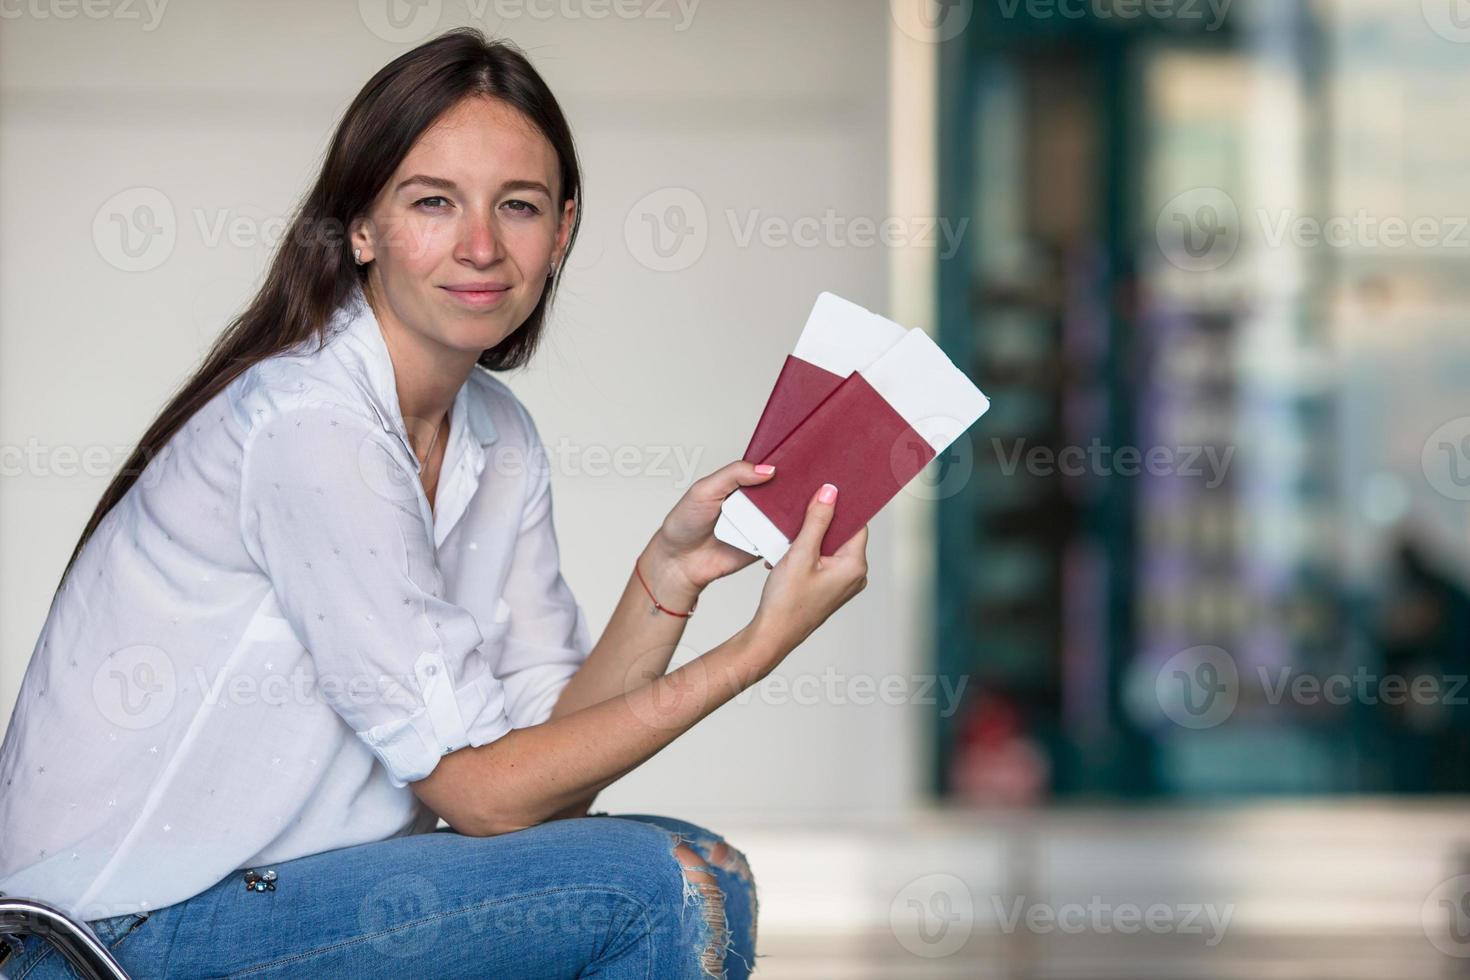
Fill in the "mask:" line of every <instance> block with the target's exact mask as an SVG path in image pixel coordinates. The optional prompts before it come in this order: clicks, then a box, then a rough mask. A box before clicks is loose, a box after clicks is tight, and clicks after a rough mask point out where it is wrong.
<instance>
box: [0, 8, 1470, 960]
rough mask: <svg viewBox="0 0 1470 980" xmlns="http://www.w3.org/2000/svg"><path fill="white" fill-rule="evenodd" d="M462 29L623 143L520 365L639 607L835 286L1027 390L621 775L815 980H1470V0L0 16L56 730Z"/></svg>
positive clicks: (27, 432) (8, 533)
mask: <svg viewBox="0 0 1470 980" xmlns="http://www.w3.org/2000/svg"><path fill="white" fill-rule="evenodd" d="M460 24H473V25H476V26H480V27H482V28H483V29H485V30H486V31H487V32H489V33H492V34H495V35H499V36H505V37H509V38H511V39H512V40H514V41H516V42H517V43H518V44H520V45H521V46H522V47H523V48H524V49H525V50H526V51H527V53H528V54H529V55H530V57H531V58H532V60H533V61H534V62H535V63H536V65H537V66H538V68H539V69H540V70H541V71H542V72H543V74H544V75H545V76H546V77H547V79H548V81H549V82H550V84H551V86H552V88H553V90H554V91H555V92H556V93H557V95H558V97H559V98H560V99H561V100H562V103H563V106H564V108H565V109H566V111H567V113H568V116H569V117H570V120H571V123H572V126H573V129H574V132H575V133H576V136H577V139H578V143H579V149H580V151H581V153H582V154H583V164H584V167H585V169H586V178H587V180H586V188H587V193H586V199H585V201H584V213H585V223H584V226H583V230H582V237H581V239H580V240H579V242H578V244H577V246H576V248H575V250H574V251H573V253H572V255H571V257H570V259H569V262H568V266H567V271H566V273H565V275H564V280H563V287H562V290H563V291H562V293H561V294H560V297H559V300H558V304H559V305H558V306H557V308H556V310H555V315H554V317H553V321H552V329H551V330H550V333H549V337H548V342H547V344H546V346H545V347H544V348H543V351H542V353H541V355H540V356H539V359H538V361H537V363H536V364H534V365H532V366H531V367H529V368H527V369H525V370H523V371H519V372H514V373H512V374H510V375H507V376H505V380H506V381H507V383H508V384H510V385H511V387H512V388H513V389H515V390H516V392H517V393H518V395H519V396H520V397H521V398H522V400H523V401H524V402H525V403H526V404H527V406H528V407H529V408H530V409H531V411H532V413H533V414H534V416H535V418H536V420H537V424H538V427H539V429H540V431H541V433H542V436H543V439H544V440H545V442H546V444H547V446H548V449H549V450H550V451H551V456H552V464H553V487H554V498H555V508H556V511H555V512H556V520H557V528H558V534H559V538H560V543H561V551H562V562H563V570H564V572H565V574H566V576H567V579H568V581H569V583H570V584H571V586H572V587H573V589H574V590H575V591H576V593H577V596H578V598H579V599H580V600H581V602H582V603H583V604H584V606H585V607H586V609H587V611H588V613H589V615H590V618H591V620H592V621H593V624H594V632H597V631H600V627H601V624H602V623H605V622H606V618H607V616H608V615H609V614H610V612H611V610H612V607H613V605H614V604H615V602H616V600H617V597H618V594H619V593H620V591H621V588H622V586H623V584H624V583H625V581H626V579H627V574H628V565H630V564H631V562H632V560H633V556H634V555H636V554H637V552H638V550H639V549H640V548H641V547H642V545H643V544H644V543H645V542H646V541H647V539H648V537H649V536H650V535H651V534H652V533H653V532H654V530H655V529H656V528H657V526H658V523H659V521H660V520H661V519H662V517H663V515H664V514H665V513H667V511H668V509H669V508H670V507H672V506H673V504H674V502H675V501H676V500H677V499H678V497H679V496H680V495H681V494H682V493H683V492H684V490H685V489H687V487H688V485H689V483H690V482H692V480H693V479H695V478H697V477H699V476H702V475H704V474H705V473H708V472H710V471H711V470H714V469H716V468H718V467H719V466H722V465H724V464H725V463H727V462H730V461H731V460H734V459H736V458H738V457H739V456H740V455H741V453H742V452H743V451H744V448H745V445H746V442H747V440H748V439H749V436H750V434H751V431H752V429H753V427H754V425H755V422H756V419H757V418H758V417H759V415H760V411H761V408H762V406H763V405H764V403H765V398H766V395H767V394H768V393H769V391H770V388H771V385H772V384H773V383H774V381H775V378H776V373H777V371H778V370H779V369H780V367H781V364H782V360H783V358H784V357H785V356H786V354H788V353H789V352H790V350H791V347H792V345H793V344H794V343H795V340H796V337H797V335H798V333H799V332H800V329H801V327H802V324H803V323H804V321H805V318H806V315H807V313H808V311H809V310H810V308H811V305H812V303H813V301H814V300H815V298H816V295H817V293H818V292H820V291H822V290H830V291H833V292H836V293H838V294H839V295H842V296H845V297H847V298H849V299H851V300H853V301H855V302H858V303H860V304H862V305H864V306H867V307H868V308H870V309H872V310H874V311H876V312H880V313H883V314H884V315H886V316H889V317H890V318H892V319H895V320H897V321H899V322H900V323H903V324H904V325H906V326H911V327H919V328H922V329H924V330H926V331H928V332H929V333H930V334H931V335H932V336H933V337H934V338H935V339H936V340H937V341H938V342H939V343H940V344H941V346H943V348H944V349H945V350H946V351H947V353H948V354H949V355H950V357H951V358H952V359H953V360H954V361H955V362H956V363H957V364H958V365H960V366H961V367H962V368H964V369H965V370H966V371H967V372H968V373H969V374H970V376H971V377H972V378H973V380H974V381H975V382H976V383H977V384H978V385H979V386H980V387H981V388H982V389H983V390H984V391H985V392H986V393H987V394H988V395H989V396H990V398H991V401H992V406H993V407H992V409H991V411H990V412H989V413H988V414H987V415H986V416H984V417H983V418H981V420H980V421H979V422H977V423H976V424H975V425H974V426H973V427H972V428H971V429H970V430H969V432H968V433H967V434H966V436H964V437H962V438H961V439H960V440H959V441H958V442H957V443H955V444H954V445H953V446H952V447H951V448H950V450H949V451H948V452H947V453H945V454H943V455H942V456H941V457H940V458H938V459H936V460H935V461H934V462H933V463H932V464H931V465H930V467H929V468H927V469H926V470H925V472H924V473H923V474H921V475H920V476H919V477H918V478H916V479H915V480H914V481H913V482H912V483H911V484H910V485H909V486H907V487H906V488H905V489H904V491H903V492H902V493H900V495H899V496H898V497H897V498H896V499H895V500H894V501H893V502H892V503H891V504H890V505H889V506H888V507H887V508H886V509H885V510H884V512H883V513H882V514H881V515H880V516H879V517H878V518H877V519H875V520H874V522H873V524H872V537H871V540H870V544H869V549H868V555H869V561H870V566H871V572H870V577H869V580H870V588H868V589H867V590H866V591H865V592H864V593H863V594H862V595H860V596H858V597H857V598H856V599H854V600H853V601H852V602H850V603H849V604H848V605H847V606H846V607H844V608H843V610H842V611H841V612H840V613H839V614H838V615H837V616H835V617H834V618H833V619H832V620H830V621H829V622H828V623H826V624H825V625H824V626H823V627H822V628H821V629H820V630H818V631H817V633H815V634H814V635H813V636H812V637H811V638H810V639H809V640H808V641H807V643H806V644H804V645H803V647H802V648H800V649H799V650H797V651H796V652H795V653H794V654H793V655H792V656H791V657H790V658H789V659H788V660H787V661H786V662H785V663H784V664H783V665H782V666H781V667H780V668H779V669H778V670H777V671H776V672H775V673H773V674H772V675H771V676H770V677H769V678H767V679H766V681H765V682H763V683H762V684H761V685H760V686H759V687H757V688H754V689H752V690H750V691H747V692H745V694H743V695H741V696H740V697H739V698H737V699H736V701H735V702H732V703H731V704H729V705H726V706H725V707H723V708H721V709H720V710H719V711H717V712H716V713H715V714H714V715H712V716H711V717H710V718H708V719H707V720H706V721H705V722H703V723H701V724H700V725H699V726H697V727H696V728H695V729H694V730H692V731H690V732H689V733H687V734H686V735H684V736H683V737H681V738H680V739H679V740H678V741H677V742H675V743H674V744H673V745H672V746H670V747H669V748H668V749H667V750H665V751H664V752H662V753H660V754H659V755H658V756H657V757H656V758H654V759H653V760H651V761H649V762H648V763H646V764H645V765H644V766H642V767H640V768H639V769H638V770H636V771H635V772H633V773H632V774H630V775H628V776H627V777H625V778H624V779H623V780H622V781H620V782H619V783H618V784H616V785H615V786H613V787H612V788H610V789H609V790H607V791H606V792H605V793H603V794H602V796H601V797H600V798H599V801H598V804H597V808H598V809H603V810H609V811H612V812H618V811H624V812H662V813H668V814H670V815H676V816H681V817H684V818H686V819H689V820H694V821H696V822H701V823H704V824H705V825H706V826H709V827H711V828H712V829H715V830H717V831H719V832H720V833H722V834H724V835H725V836H726V837H727V838H728V839H729V840H730V841H731V842H732V843H733V844H735V845H736V846H738V847H740V848H741V849H742V850H744V851H745V853H746V854H747V856H748V857H749V859H750V862H751V865H752V867H753V869H754V871H755V874H756V877H757V880H758V882H759V897H760V901H761V919H760V923H761V934H760V946H759V952H760V954H761V956H760V959H759V966H758V970H757V975H766V976H769V977H772V978H776V977H833V978H837V977H844V978H845V977H852V978H859V977H861V978H897V977H905V978H906V977H924V978H927V977H1117V978H1130V977H1218V978H1224V977H1244V976H1250V977H1257V978H1259V977H1312V978H1317V977H1321V978H1336V977H1375V978H1376V977H1386V976H1392V977H1417V976H1426V977H1428V976H1453V975H1470V822H1467V819H1466V818H1467V816H1470V808H1467V806H1466V797H1465V796H1464V795H1463V794H1465V793H1466V791H1467V788H1470V707H1467V704H1470V683H1467V681H1470V520H1467V518H1470V510H1467V502H1470V399H1467V397H1466V385H1467V382H1470V332H1467V329H1466V327H1465V325H1464V322H1463V321H1464V318H1465V315H1466V313H1467V312H1470V275H1467V272H1470V263H1467V259H1470V205H1467V204H1466V203H1465V202H1464V201H1463V199H1462V198H1463V195H1462V194H1461V191H1460V189H1461V187H1462V185H1463V183H1464V180H1463V175H1464V174H1466V173H1470V140H1467V139H1466V138H1465V137H1464V135H1463V134H1464V132H1465V126H1464V125H1463V122H1462V120H1463V113H1464V112H1465V109H1464V107H1465V106H1466V105H1470V73H1467V69H1470V4H1467V3H1465V2H1464V0H1233V2H1232V0H892V2H884V0H743V2H742V0H416V2H405V0H356V2H354V0H332V2H325V3H315V4H308V5H304V4H293V3H287V2H284V0H264V2H257V3H253V4H250V5H237V4H230V3H224V2H216V3H206V2H198V0H195V2H190V3H182V2H177V0H176V2H174V3H170V2H168V0H136V2H134V0H95V2H93V3H87V4H81V3H74V2H71V0H14V2H8V0H0V214H3V216H4V221H3V222H0V452H3V454H4V455H3V460H0V462H3V464H4V469H3V472H0V540H3V541H4V544H5V547H4V548H3V550H0V640H3V647H0V724H3V723H4V721H5V720H6V719H8V717H9V712H10V710H11V709H12V707H13V704H14V699H15V696H16V692H17V691H18V688H19V684H20V679H21V676H22V674H23V672H24V668H25V664H26V662H27V658H28V657H29V656H30V652H31V649H32V646H33V645H34V643H35V641H36V636H37V634H38V632H39V629H40V626H41V623H42V622H43V620H44V618H45V614H46V611H47V608H48V606H49V603H50V599H51V590H52V588H53V586H54V584H55V582H56V580H57V577H58V576H59V573H60V570H61V568H62V567H63V565H64V564H65V560H66V557H67V555H69V554H70V551H71V548H72V546H73V545H74V543H75V541H76V539H77V536H78V535H79V534H80V532H81V529H82V527H83V526H84V524H85V522H86V519H87V517H88V516H89V515H90V513H91V510H92V508H93V506H94V505H95V504H96V501H97V499H98V497H99V496H100V494H101V492H102V490H103V489H104V487H105V485H106V483H107V481H108V479H109V477H110V476H111V474H112V472H113V471H114V470H115V468H116V467H117V466H119V465H121V463H122V462H123V460H124V459H125V458H126V456H127V454H128V451H129V450H130V448H131V445H132V444H134V443H135V442H136V440H137V438H138V437H139V436H140V435H141V433H142V431H143V429H144V428H145V427H146V425H147V423H148V422H149V421H151V420H152V418H153V417H154V414H155V413H156V412H157V411H158V410H159V408H161V406H162V405H163V403H164V401H165V399H166V396H167V395H168V393H169V392H170V391H172V390H173V388H174V387H175V386H176V385H177V384H179V383H180V382H181V381H182V380H183V379H184V378H185V377H186V376H187V375H188V374H189V373H190V372H191V371H192V370H193V368H194V367H195V366H196V365H197V363H198V360H199V358H200V356H201V355H202V353H203V352H204V350H205V348H206V347H207V345H208V344H209V343H210V342H211V341H212V340H213V339H214V338H215V336H217V334H218V333H219V331H220V330H221V329H222V328H223V327H224V325H225V323H226V322H227V321H228V319H229V318H230V317H231V316H232V315H234V314H235V313H236V312H238V311H239V310H240V309H241V308H243V306H244V305H245V303H246V302H247V299H248V297H249V296H250V295H251V294H252V292H253V290H254V289H255V288H256V287H257V286H258V284H259V282H260V279H261V277H262V275H263V272H264V269H265V267H266V265H267V263H268V261H269V258H270V255H271V254H272V249H273V246H274V243H275V241H276V240H277V239H278V238H279V236H280V234H281V232H282V230H283V229H284V227H285V225H286V222H287V220H288V218H289V216H290V214H291V209H292V207H293V205H294V203H295V201H296V200H297V199H298V197H299V196H300V195H301V194H302V193H303V192H304V191H305V189H306V186H307V183H308V181H309V180H310V179H311V178H312V177H313V176H314V174H315V171H316V168H317V167H318V166H319V163H320V157H321V154H322V151H323V150H324V148H325V146H326V142H327V140H328V138H329V136H330V133H331V130H332V127H333V125H334V124H335V122H336V120H337V118H338V117H339V116H340V114H341V112H342V111H343V110H344V109H345V108H346V106H347V104H348V102H349V101H350V100H351V98H352V97H353V95H354V94H355V93H356V92H357V90H358V88H359V87H360V86H361V85H362V84H363V83H364V82H365V81H366V80H367V78H368V77H369V76H370V75H371V74H372V73H373V72H374V71H376V70H377V69H378V68H379V67H380V66H381V65H383V64H385V63H386V62H387V61H389V60H391V59H392V58H393V57H394V56H396V55H397V54H399V53H401V52H402V51H404V50H407V49H408V48H410V47H412V46H414V45H415V44H417V43H419V42H421V41H423V40H426V39H427V38H429V37H430V36H432V35H433V34H435V33H437V32H438V31H441V30H444V29H447V28H449V27H452V26H456V25H460ZM1457 133H1460V134H1461V135H1459V136H1457V135H1456V134H1457ZM763 577H764V572H763V570H762V569H761V567H760V565H759V563H757V565H756V566H755V567H754V568H753V569H751V570H746V571H744V572H742V573H740V574H739V575H736V576H733V577H732V578H730V579H728V580H726V581H723V582H721V583H719V584H717V585H716V586H715V587H714V588H712V589H711V590H710V592H709V593H707V596H706V598H705V599H703V600H702V601H701V605H700V615H699V616H698V617H696V618H694V619H693V620H692V621H691V623H690V626H689V628H688V630H687V632H686V634H685V638H684V645H683V649H681V651H680V654H679V656H677V657H676V659H675V665H677V664H678V663H681V662H684V661H687V660H689V659H692V658H693V657H696V656H698V655H699V654H700V653H701V652H702V651H704V650H707V649H709V648H710V647H712V646H714V645H715V644H717V643H719V642H721V641H722V640H724V639H725V638H726V637H728V636H729V635H730V634H732V633H733V632H734V631H735V630H737V629H739V628H740V627H741V626H743V625H744V624H745V623H746V622H748V620H749V617H750V615H751V613H752V612H753V610H754V609H755V605H756V601H757V598H758V596H759V594H760V588H761V583H762V581H763Z"/></svg>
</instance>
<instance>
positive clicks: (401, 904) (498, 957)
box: [0, 813, 757, 980]
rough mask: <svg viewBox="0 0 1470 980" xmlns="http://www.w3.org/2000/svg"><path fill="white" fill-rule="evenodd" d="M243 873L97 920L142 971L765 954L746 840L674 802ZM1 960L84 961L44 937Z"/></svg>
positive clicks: (744, 968) (641, 961)
mask: <svg viewBox="0 0 1470 980" xmlns="http://www.w3.org/2000/svg"><path fill="white" fill-rule="evenodd" d="M681 844H683V845H687V847H686V848H685V849H683V850H681V851H678V852H676V850H675V849H676V848H678V847H679V845H681ZM691 850H692V853H693V854H696V855H698V857H699V858H701V859H702V860H700V861H698V862H695V861H693V860H692V859H691V858H690V857H688V854H689V853H690V851H691ZM686 868H691V869H695V870H694V872H693V878H690V877H686V874H685V869H686ZM245 870H247V869H241V870H240V871H238V872H237V873H235V874H233V875H231V876H230V877H229V878H226V879H225V880H224V881H221V882H219V883H218V884H216V885H214V886H213V887H211V888H209V889H208V890H207V891H204V892H202V893H201V894H199V895H196V896H194V897H193V898H190V899H187V900H185V901H182V902H178V903H176V904H174V905H170V906H168V907H167V908H162V909H158V910H156V911H153V912H151V913H146V914H138V915H121V916H117V917H115V918H111V919H98V920H96V921H94V922H92V923H89V924H90V925H91V926H92V928H93V929H94V930H95V931H96V932H97V934H98V936H99V937H100V938H101V939H102V941H103V942H104V943H106V944H107V945H108V946H109V947H110V948H111V949H112V954H113V955H114V956H115V957H117V959H118V962H119V963H121V964H122V966H123V969H125V970H127V971H128V973H129V974H130V975H131V976H133V977H134V978H137V980H149V978H153V977H227V976H228V977H251V978H267V977H272V978H274V977H300V976H311V977H314V978H316V980H326V978H331V977H353V978H358V977H362V978H368V977H393V978H398V977H402V976H407V975H420V976H430V977H477V978H482V977H495V978H498V977H506V978H514V980H531V978H541V977H546V978H552V977H594V976H595V977H599V978H603V980H625V978H633V977H636V978H638V980H679V978H686V977H687V978H701V980H706V978H709V977H711V976H715V977H726V978H728V980H738V978H744V977H747V976H749V974H750V971H751V969H752V968H753V967H754V965H755V956H756V953H755V937H756V914H757V902H756V893H755V883H754V880H753V878H752V877H751V875H750V870H749V866H748V865H747V864H746V862H745V858H744V855H742V854H741V853H740V852H739V851H737V850H735V848H734V847H731V846H730V845H728V844H727V843H726V842H725V841H724V840H723V839H721V838H720V837H718V836H717V835H715V834H714V833H712V832H710V831H708V830H705V829H704V828H702V827H698V826H696V825H694V824H691V823H686V822H685V821H682V820H675V819H672V818H669V817H659V816H649V815H645V814H616V815H614V814H607V813H595V814H592V815H591V816H588V817H578V818H573V819H568V820H552V821H548V822H546V823H542V824H538V825H536V826H534V827H528V828H526V829H524V830H518V831H515V832H514V833H510V834H501V835H499V836H497V837H466V836H464V835H462V834H458V833H455V832H454V831H452V830H449V829H448V828H440V829H439V830H437V831H435V832H433V833H428V834H415V835H412V836H408V837H395V838H391V839H389V840H385V841H375V842H373V843H370V844H360V845H358V846H356V847H345V848H341V849H338V850H335V851H327V852H325V853H323V854H312V855H309V856H307V857H303V858H298V859H296V860H294V861H286V862H283V863H281V864H276V865H269V866H261V867H259V868H256V869H250V870H255V871H257V872H264V871H266V870H274V871H275V872H276V877H275V880H274V884H275V889H274V890H267V891H254V890H250V889H247V888H246V885H245V879H244V871H245ZM699 871H707V872H708V873H709V874H712V875H713V877H714V879H715V884H717V885H718V886H719V887H718V889H715V888H713V887H711V886H710V882H709V877H708V875H702V874H699ZM0 972H3V975H4V976H6V977H10V978H12V980H51V978H56V977H66V978H74V977H75V976H76V974H75V973H74V972H73V971H72V969H71V967H70V965H69V964H68V963H67V962H66V961H65V959H64V958H63V957H62V956H61V954H60V953H59V952H57V951H56V950H55V949H54V948H53V947H52V946H51V945H50V943H49V942H47V941H45V940H44V939H40V938H39V937H36V936H28V937H26V938H25V939H24V940H23V941H22V943H21V948H20V952H19V954H18V955H13V956H12V958H11V959H10V960H9V961H7V962H5V963H4V964H3V965H0Z"/></svg>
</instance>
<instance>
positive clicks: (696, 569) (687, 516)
mask: <svg viewBox="0 0 1470 980" xmlns="http://www.w3.org/2000/svg"><path fill="white" fill-rule="evenodd" d="M756 466H757V464H755V463H747V462H746V461H745V460H743V459H738V460H736V461H735V462H733V463H731V464H729V465H728V466H724V467H721V468H720V469H718V470H715V471H714V472H713V473H711V474H709V475H708V476H706V477H703V478H702V479H699V480H696V481H694V483H693V484H691V485H690V487H689V489H688V490H687V491H685V493H684V496H682V497H680V498H679V502H678V503H677V504H675V505H674V509H673V510H671V511H669V516H668V517H665V518H664V522H663V524H662V525H661V526H660V527H659V529H658V532H657V533H656V534H655V535H654V539H653V541H652V542H651V545H652V547H654V548H655V549H656V550H658V551H659V552H660V553H661V554H662V555H663V556H664V557H665V558H666V559H667V560H668V561H669V562H670V563H671V564H673V565H674V567H676V568H678V569H679V570H680V571H681V572H682V573H683V575H684V577H685V578H686V579H687V580H688V581H689V584H690V585H691V586H692V587H693V588H694V589H696V590H701V589H703V588H704V587H705V586H707V585H709V583H711V582H713V581H714V580H715V579H718V578H723V577H725V576H726V575H729V574H731V573H732V572H738V571H740V569H742V568H744V567H745V566H746V565H749V564H750V563H751V562H753V561H755V560H756V556H755V555H752V554H750V553H749V552H746V551H742V550H740V549H739V548H736V547H734V546H733V545H728V544H726V543H725V542H723V541H721V540H720V539H719V538H717V537H715V521H717V520H718V519H719V517H720V504H721V503H723V502H724V500H725V498H726V497H728V496H730V494H732V493H734V492H735V491H736V490H738V489H740V488H741V487H748V486H754V485H756V484H760V483H765V482H766V481H767V480H769V479H770V478H771V476H772V475H773V474H774V473H775V470H774V469H773V470H771V472H770V473H760V472H757V469H756Z"/></svg>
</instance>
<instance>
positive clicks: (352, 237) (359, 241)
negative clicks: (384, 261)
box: [347, 217, 374, 264]
mask: <svg viewBox="0 0 1470 980" xmlns="http://www.w3.org/2000/svg"><path fill="white" fill-rule="evenodd" d="M347 238H348V243H347V244H348V249H347V250H348V251H349V252H351V251H352V250H353V249H357V248H360V249H362V261H363V263H364V264H366V263H368V262H371V261H372V260H373V239H374V235H373V227H372V219H370V218H367V217H361V218H357V219H355V220H354V221H353V222H352V223H351V224H350V225H348V235H347Z"/></svg>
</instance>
